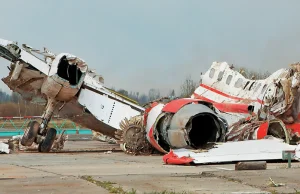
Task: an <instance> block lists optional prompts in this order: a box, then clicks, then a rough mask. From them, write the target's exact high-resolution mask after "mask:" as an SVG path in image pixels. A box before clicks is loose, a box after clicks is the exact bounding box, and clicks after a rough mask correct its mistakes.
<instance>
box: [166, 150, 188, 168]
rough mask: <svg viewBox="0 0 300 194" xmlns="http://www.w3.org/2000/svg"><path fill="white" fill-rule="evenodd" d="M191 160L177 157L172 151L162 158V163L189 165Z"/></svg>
mask: <svg viewBox="0 0 300 194" xmlns="http://www.w3.org/2000/svg"><path fill="white" fill-rule="evenodd" d="M193 160H194V159H193V158H191V157H186V156H182V157H178V156H177V155H176V154H174V152H173V151H172V150H171V151H170V152H169V153H167V154H165V155H164V156H163V161H164V163H165V164H177V165H181V164H190V163H191V162H193Z"/></svg>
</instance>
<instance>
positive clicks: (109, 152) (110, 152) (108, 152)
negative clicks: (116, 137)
mask: <svg viewBox="0 0 300 194" xmlns="http://www.w3.org/2000/svg"><path fill="white" fill-rule="evenodd" d="M112 153H113V152H112V151H107V152H104V154H112Z"/></svg>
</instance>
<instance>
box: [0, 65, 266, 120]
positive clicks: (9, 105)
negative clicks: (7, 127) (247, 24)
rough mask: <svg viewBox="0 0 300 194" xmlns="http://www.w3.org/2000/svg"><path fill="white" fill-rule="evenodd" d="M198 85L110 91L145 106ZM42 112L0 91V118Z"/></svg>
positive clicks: (256, 75) (259, 75)
mask: <svg viewBox="0 0 300 194" xmlns="http://www.w3.org/2000/svg"><path fill="white" fill-rule="evenodd" d="M235 69H236V70H237V71H239V72H240V73H241V74H242V75H243V76H245V77H246V78H248V79H265V78H267V77H268V76H269V75H270V73H269V72H255V71H250V70H248V69H246V68H241V67H237V68H235ZM198 85H199V82H198V81H195V80H193V79H192V77H191V76H190V75H188V76H186V78H185V79H184V80H183V82H182V83H181V84H180V87H179V93H178V94H176V92H175V90H174V89H170V91H169V92H168V93H167V95H166V96H163V95H161V92H160V90H159V89H157V88H151V89H149V91H148V93H140V92H134V91H128V90H125V89H122V88H121V89H115V88H110V89H111V90H113V91H116V92H117V93H119V94H121V95H123V96H126V97H128V98H130V99H133V100H135V101H137V102H138V104H139V105H145V104H146V103H148V102H150V101H154V100H156V99H160V98H162V97H169V98H171V99H174V98H188V97H190V96H191V95H192V94H193V92H194V91H195V89H196V88H197V87H198ZM43 110H44V106H40V105H36V104H31V103H28V102H26V101H24V100H23V99H22V98H21V96H20V95H19V94H18V93H15V92H12V93H11V94H7V93H6V92H3V91H2V90H1V89H0V116H39V115H42V113H43Z"/></svg>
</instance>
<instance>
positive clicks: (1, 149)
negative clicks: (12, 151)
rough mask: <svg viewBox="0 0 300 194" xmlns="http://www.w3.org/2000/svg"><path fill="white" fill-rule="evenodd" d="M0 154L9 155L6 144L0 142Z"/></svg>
mask: <svg viewBox="0 0 300 194" xmlns="http://www.w3.org/2000/svg"><path fill="white" fill-rule="evenodd" d="M0 153H4V154H9V149H8V144H5V143H2V142H0Z"/></svg>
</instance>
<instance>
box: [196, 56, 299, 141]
mask: <svg viewBox="0 0 300 194" xmlns="http://www.w3.org/2000/svg"><path fill="white" fill-rule="evenodd" d="M299 82H300V64H299V63H296V64H292V65H291V66H290V67H289V68H282V69H279V70H277V71H276V72H274V73H273V74H271V75H270V76H269V77H267V78H266V79H261V80H256V79H255V77H253V79H247V78H245V77H244V76H243V75H242V74H241V72H238V71H236V70H235V69H234V67H233V66H229V65H228V64H227V63H226V62H214V63H213V64H212V66H211V67H210V69H209V70H208V71H207V72H206V73H205V74H203V75H202V79H201V83H200V86H199V87H198V88H197V89H196V90H195V92H194V94H193V95H192V98H194V99H201V100H205V101H208V102H211V103H213V104H214V105H215V106H216V107H217V108H218V109H219V110H220V111H221V112H222V115H223V116H224V117H225V118H226V120H227V121H228V123H229V125H230V127H229V131H228V134H227V136H226V140H228V141H241V140H252V139H262V138H264V137H266V136H267V135H272V136H275V137H277V138H281V139H284V140H285V141H286V142H287V143H289V142H290V141H299V138H300V124H299V121H298V118H299V113H300V104H299V97H300V95H299V94H300V92H299ZM221 104H227V105H228V106H220V105H221ZM247 106H248V107H249V108H248V109H246V108H241V107H247ZM249 113H250V114H251V116H250V117H249ZM297 139H298V140H297Z"/></svg>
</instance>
